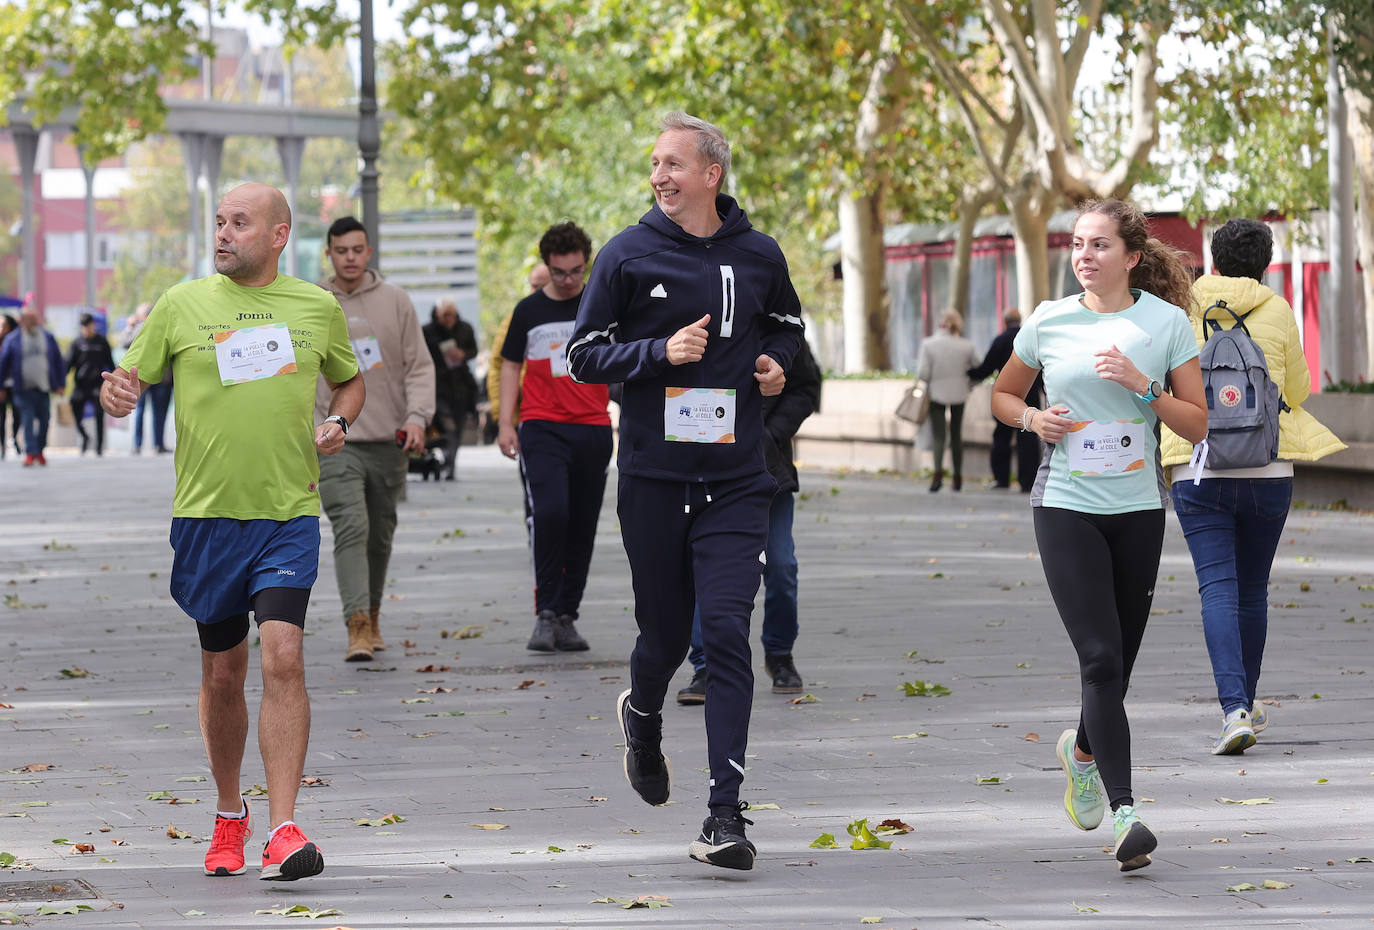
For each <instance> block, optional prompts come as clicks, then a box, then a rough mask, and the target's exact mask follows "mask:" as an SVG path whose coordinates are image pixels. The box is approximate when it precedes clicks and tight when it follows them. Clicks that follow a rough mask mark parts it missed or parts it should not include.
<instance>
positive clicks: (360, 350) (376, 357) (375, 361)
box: [349, 336, 382, 371]
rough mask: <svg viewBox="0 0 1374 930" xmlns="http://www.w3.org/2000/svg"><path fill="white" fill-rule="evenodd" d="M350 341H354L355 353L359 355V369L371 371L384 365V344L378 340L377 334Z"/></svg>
mask: <svg viewBox="0 0 1374 930" xmlns="http://www.w3.org/2000/svg"><path fill="white" fill-rule="evenodd" d="M349 341H350V342H351V343H353V354H354V355H356V356H357V357H358V370H359V371H371V370H372V369H374V368H381V367H382V344H381V343H380V342H378V341H377V337H376V336H364V337H363V338H362V339H350V340H349Z"/></svg>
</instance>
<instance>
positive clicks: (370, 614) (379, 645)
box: [367, 605, 386, 652]
mask: <svg viewBox="0 0 1374 930" xmlns="http://www.w3.org/2000/svg"><path fill="white" fill-rule="evenodd" d="M381 612H382V608H381V607H380V606H377V605H374V606H372V607H369V608H368V610H367V636H368V638H369V639H370V640H372V651H373V652H381V651H383V650H384V649H386V640H384V639H382V630H381V627H380V625H379V622H380V621H379V615H380V614H381Z"/></svg>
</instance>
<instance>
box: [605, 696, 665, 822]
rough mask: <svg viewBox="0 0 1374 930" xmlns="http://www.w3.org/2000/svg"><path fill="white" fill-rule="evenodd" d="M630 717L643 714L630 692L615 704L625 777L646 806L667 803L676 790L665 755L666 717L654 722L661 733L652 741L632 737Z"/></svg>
mask: <svg viewBox="0 0 1374 930" xmlns="http://www.w3.org/2000/svg"><path fill="white" fill-rule="evenodd" d="M630 714H636V715H638V716H644V715H640V714H639V712H638V711H636V710H635V709H634V708H633V707H631V706H630V689H629V688H626V689H625V690H624V691H622V692H621V694H620V697H619V698H617V699H616V702H615V715H616V719H618V720H619V721H620V733H621V735H622V736H624V737H625V778H626V779H628V780H629V782H630V787H631V788H633V789H634V790H635V793H636V794H638V795H639V796H640V797H641V798H643V799H644V803H646V804H653V805H655V806H657V805H659V804H667V803H668V795H669V793H670V792H671V791H672V790H673V767H672V766H671V765H669V764H668V757H667V756H665V755H664V754H663V749H662V729H663V718H662V716H660V715H658V714H654V715H653V716H654V717H657V718H658V719H657V720H656V721H655V722H654V723H655V724H656V727H657V729H658V730H659V739H656V740H654V741H652V742H645V741H642V740H637V739H635V738H634V737H633V736H631V735H630Z"/></svg>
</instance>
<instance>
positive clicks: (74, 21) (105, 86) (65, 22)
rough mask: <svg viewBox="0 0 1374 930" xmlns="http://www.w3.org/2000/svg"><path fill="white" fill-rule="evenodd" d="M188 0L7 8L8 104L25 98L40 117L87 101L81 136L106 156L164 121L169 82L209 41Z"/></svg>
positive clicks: (1, 95)
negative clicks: (162, 89) (163, 92)
mask: <svg viewBox="0 0 1374 930" xmlns="http://www.w3.org/2000/svg"><path fill="white" fill-rule="evenodd" d="M189 9H190V4H187V3H183V2H181V0H27V2H26V3H22V4H18V5H13V4H5V5H3V6H0V58H2V59H3V60H4V62H5V67H4V69H3V70H0V107H5V106H8V105H9V104H10V103H11V102H13V101H14V100H15V99H16V97H19V96H21V95H22V96H23V97H24V100H25V105H26V106H27V108H28V109H29V110H31V111H32V112H33V113H34V114H35V117H36V120H37V121H38V122H44V121H48V120H52V119H54V118H56V116H57V115H58V114H59V113H60V112H62V110H63V109H64V108H66V107H69V106H80V108H81V110H80V114H79V116H78V118H77V124H76V140H77V142H79V143H80V144H81V145H83V146H85V148H86V150H87V152H88V153H89V154H90V157H92V158H93V159H95V160H97V161H99V160H102V159H104V158H107V157H109V156H111V155H118V154H121V153H122V152H123V151H124V150H125V149H126V148H127V147H128V145H129V143H131V142H133V141H134V140H137V139H141V138H143V136H144V135H146V134H147V133H148V132H150V131H154V130H156V129H158V128H160V127H161V126H162V125H163V124H164V122H165V119H166V107H165V106H164V105H163V103H162V100H161V98H160V97H159V96H158V94H157V90H158V87H159V86H160V85H161V84H162V83H163V82H164V81H166V82H173V83H175V82H177V81H182V80H186V79H188V78H190V77H192V76H194V74H195V73H196V62H195V61H194V56H196V55H198V54H201V53H202V52H203V51H204V50H205V48H204V45H203V43H202V42H201V41H200V39H199V37H198V35H197V29H198V27H197V25H196V23H195V22H194V21H193V20H192V19H191V17H190V14H189Z"/></svg>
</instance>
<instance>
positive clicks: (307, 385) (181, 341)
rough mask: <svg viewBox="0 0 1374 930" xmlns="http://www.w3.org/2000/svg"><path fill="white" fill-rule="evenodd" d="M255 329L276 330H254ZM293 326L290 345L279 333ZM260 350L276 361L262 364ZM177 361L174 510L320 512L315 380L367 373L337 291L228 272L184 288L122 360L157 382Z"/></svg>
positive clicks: (165, 300) (279, 514)
mask: <svg viewBox="0 0 1374 930" xmlns="http://www.w3.org/2000/svg"><path fill="white" fill-rule="evenodd" d="M256 327H268V329H261V330H255V331H254V332H245V331H246V330H250V329H254V328H256ZM282 327H284V328H285V331H286V332H287V333H289V341H290V347H289V348H288V347H287V346H286V345H285V344H284V343H283V342H282V341H281V340H280V339H279V338H278V337H279V335H280V333H281V331H282V330H281V329H280V328H282ZM269 349H270V353H269V352H268V350H269ZM255 353H264V357H265V358H266V359H268V362H269V364H264V365H259V366H257V367H256V368H255V367H254V365H253V364H252V362H253V357H254V354H255ZM293 355H294V361H293V360H292V356H293ZM245 356H246V357H245ZM169 362H170V364H171V366H172V374H173V396H174V398H175V401H176V429H177V447H176V471H177V486H176V496H175V497H174V499H173V501H172V515H173V516H174V517H230V518H234V519H238V520H256V519H267V520H290V519H293V518H295V517H302V516H318V515H319V513H320V495H319V491H318V490H317V489H316V487H317V484H318V482H319V478H320V466H319V459H318V457H317V455H316V452H315V422H314V410H315V383H316V380H317V379H318V378H319V376H320V375H321V374H323V375H324V376H325V378H327V379H328V380H330V381H333V382H335V383H338V382H341V381H347V380H348V379H349V378H351V377H353V376H354V375H355V374H357V373H358V362H357V360H356V359H355V358H354V355H353V347H352V346H351V345H350V344H349V341H348V323H347V322H346V321H345V319H344V314H343V311H342V310H341V309H340V308H339V302H338V300H336V299H335V297H334V295H333V294H330V293H329V292H328V291H325V290H323V289H321V288H319V287H316V286H315V285H314V284H311V283H309V282H308V281H302V280H301V279H300V278H292V277H288V276H286V275H281V274H279V275H277V277H276V279H275V280H274V281H273V282H272V283H271V284H268V285H267V286H265V287H241V286H239V285H237V284H235V283H234V282H233V281H231V280H230V279H229V278H227V277H225V276H224V275H220V274H216V275H211V276H210V277H208V278H201V279H199V280H195V281H187V282H184V283H182V284H178V285H176V286H174V287H172V288H170V289H169V290H168V291H167V292H166V293H164V294H163V295H162V297H161V298H160V299H159V300H158V302H157V304H156V305H154V307H153V310H152V312H151V313H150V314H149V315H148V320H147V322H145V323H144V324H143V329H142V331H141V332H140V333H139V334H138V338H137V339H136V340H134V344H133V346H132V347H131V348H130V349H129V351H128V353H127V354H126V355H125V356H124V358H123V359H122V360H121V361H120V367H122V368H124V369H125V370H126V371H127V370H132V369H133V368H137V369H138V376H139V378H140V379H142V380H144V381H147V382H149V383H156V382H158V381H161V380H162V377H163V374H164V371H165V370H166V367H167V365H168V363H169ZM293 367H294V370H291V369H292V368H293Z"/></svg>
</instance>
